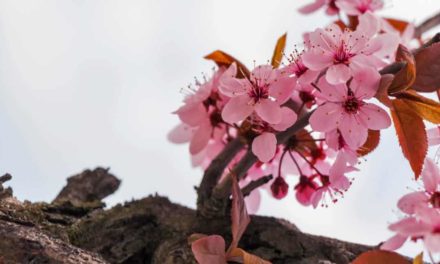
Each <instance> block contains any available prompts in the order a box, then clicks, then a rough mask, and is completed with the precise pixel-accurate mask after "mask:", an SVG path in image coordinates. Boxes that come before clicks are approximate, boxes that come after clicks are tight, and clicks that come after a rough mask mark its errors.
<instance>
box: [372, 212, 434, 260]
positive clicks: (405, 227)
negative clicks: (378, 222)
mask: <svg viewBox="0 0 440 264" xmlns="http://www.w3.org/2000/svg"><path fill="white" fill-rule="evenodd" d="M389 229H390V230H391V231H393V232H396V233H397V234H396V235H395V236H393V237H391V238H390V239H389V240H388V241H386V242H385V243H384V244H383V245H382V246H381V249H385V250H396V249H398V248H399V247H401V246H402V245H403V243H404V242H405V241H406V240H407V239H408V238H411V239H413V240H418V239H422V240H423V242H424V244H425V247H426V249H427V250H428V251H430V252H433V253H436V252H440V212H439V211H438V209H435V208H429V207H417V208H416V210H415V214H414V215H413V216H410V217H406V218H403V219H402V220H400V221H398V222H396V223H394V224H391V225H390V226H389Z"/></svg>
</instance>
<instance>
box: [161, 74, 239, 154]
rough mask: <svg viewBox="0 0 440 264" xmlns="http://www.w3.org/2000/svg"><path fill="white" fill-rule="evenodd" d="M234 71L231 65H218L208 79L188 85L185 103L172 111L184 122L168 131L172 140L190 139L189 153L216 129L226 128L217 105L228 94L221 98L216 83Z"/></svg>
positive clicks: (202, 143)
mask: <svg viewBox="0 0 440 264" xmlns="http://www.w3.org/2000/svg"><path fill="white" fill-rule="evenodd" d="M233 73H234V68H233V67H230V68H229V69H228V70H224V69H219V70H218V71H216V72H215V73H214V76H213V77H212V78H211V79H210V80H209V81H206V82H205V83H203V84H201V83H199V82H196V86H197V89H195V88H191V87H189V89H190V91H191V92H192V93H191V94H189V95H188V96H187V97H186V98H185V99H184V105H183V106H181V107H180V108H179V109H177V110H176V111H175V112H174V113H175V114H177V115H178V117H179V118H180V120H181V121H182V123H183V124H181V125H179V126H177V127H176V128H175V129H174V130H173V131H171V133H170V134H169V136H168V138H169V139H170V140H171V141H172V142H177V143H179V142H180V143H183V142H187V141H189V142H190V153H191V154H192V155H195V154H197V153H199V152H201V151H202V150H203V149H204V148H205V147H206V146H207V144H208V142H209V140H210V139H211V138H212V137H213V134H214V131H215V130H217V129H220V130H222V131H223V133H224V132H225V130H226V124H225V123H224V122H223V120H222V119H221V112H220V109H221V108H222V107H223V104H224V101H226V100H227V99H228V98H227V97H223V98H222V96H221V95H220V94H219V93H218V86H219V82H220V81H221V79H222V78H224V77H225V76H228V77H230V76H231V75H232V74H233Z"/></svg>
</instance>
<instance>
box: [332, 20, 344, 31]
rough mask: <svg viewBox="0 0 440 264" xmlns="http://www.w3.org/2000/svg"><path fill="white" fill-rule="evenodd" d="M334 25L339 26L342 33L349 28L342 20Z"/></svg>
mask: <svg viewBox="0 0 440 264" xmlns="http://www.w3.org/2000/svg"><path fill="white" fill-rule="evenodd" d="M333 24H336V25H338V26H339V27H340V28H341V30H342V31H344V30H345V29H346V28H347V25H346V24H345V23H344V21H342V20H340V19H339V20H336V21H335V22H333Z"/></svg>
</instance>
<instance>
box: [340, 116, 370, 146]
mask: <svg viewBox="0 0 440 264" xmlns="http://www.w3.org/2000/svg"><path fill="white" fill-rule="evenodd" d="M357 116H358V115H354V114H345V115H344V116H343V118H342V120H341V123H340V125H339V130H340V131H341V135H342V137H343V138H344V141H345V143H347V145H348V146H349V147H350V148H351V149H358V148H359V147H361V146H362V145H363V144H364V143H365V141H366V140H367V137H368V129H367V127H365V125H363V124H362V123H361V122H360V121H359V120H358V119H357Z"/></svg>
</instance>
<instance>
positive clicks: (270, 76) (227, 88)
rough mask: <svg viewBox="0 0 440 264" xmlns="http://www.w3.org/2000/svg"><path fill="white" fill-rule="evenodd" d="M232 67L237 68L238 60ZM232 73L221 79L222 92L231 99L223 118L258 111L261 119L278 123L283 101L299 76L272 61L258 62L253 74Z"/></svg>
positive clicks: (230, 119)
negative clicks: (265, 63) (277, 68)
mask: <svg viewBox="0 0 440 264" xmlns="http://www.w3.org/2000/svg"><path fill="white" fill-rule="evenodd" d="M231 68H232V71H233V70H235V72H236V71H237V68H236V66H235V63H234V64H233V66H231ZM232 76H235V74H232V75H231V77H229V78H224V79H222V80H221V82H220V92H221V93H222V94H224V95H226V96H229V97H231V99H230V100H229V101H228V102H227V103H226V105H225V107H224V109H223V111H222V118H223V120H224V121H226V122H228V123H231V124H232V123H237V122H240V121H243V120H244V119H246V117H248V116H250V115H251V114H252V113H253V112H255V113H256V114H257V115H258V116H259V117H260V118H261V119H262V120H264V121H266V122H268V123H270V124H277V123H279V122H281V120H282V111H281V106H280V105H281V104H283V103H284V102H286V101H287V100H288V99H289V97H290V95H291V93H292V91H293V89H294V87H295V84H296V79H295V78H291V77H287V76H285V74H283V72H281V71H279V70H276V69H273V68H272V66H270V65H260V66H257V67H256V68H255V69H254V70H253V71H252V72H251V75H250V78H249V79H248V78H245V79H238V78H235V77H232Z"/></svg>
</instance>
